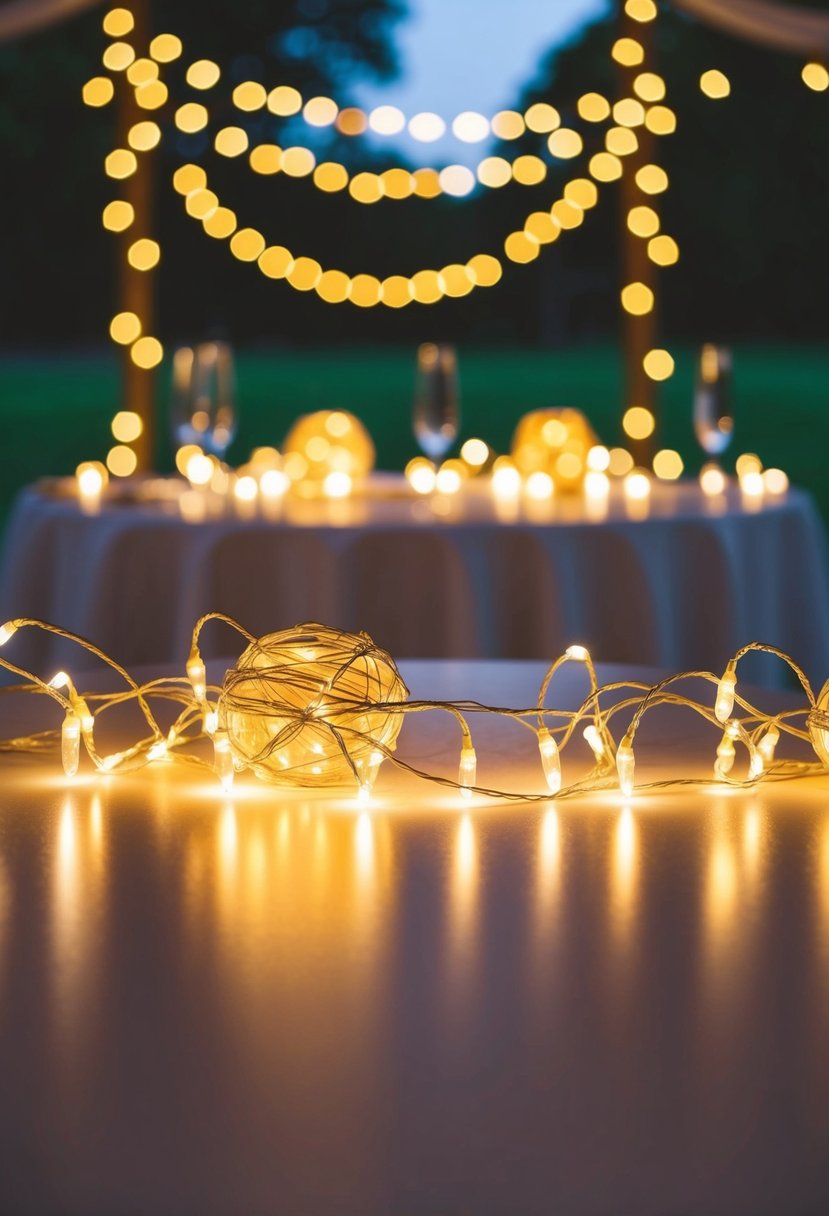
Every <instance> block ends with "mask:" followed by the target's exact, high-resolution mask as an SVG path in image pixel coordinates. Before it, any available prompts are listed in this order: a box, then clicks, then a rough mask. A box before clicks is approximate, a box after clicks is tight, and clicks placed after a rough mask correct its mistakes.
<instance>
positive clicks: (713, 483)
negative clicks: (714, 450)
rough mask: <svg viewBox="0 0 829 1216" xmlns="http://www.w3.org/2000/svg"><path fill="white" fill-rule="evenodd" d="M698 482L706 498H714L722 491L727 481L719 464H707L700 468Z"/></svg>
mask: <svg viewBox="0 0 829 1216" xmlns="http://www.w3.org/2000/svg"><path fill="white" fill-rule="evenodd" d="M699 484H700V489H701V490H702V492H703V494H705V496H706V497H707V498H716V497H717V495H719V494H722V493H723V491H724V490H725V487H726V485H727V484H728V483H727V481H726V477H725V473H723V471H722V469H721V468H720V467H719V465H716V464H707V465H705V466H704V467H703V468H702V469H701V470H700V475H699Z"/></svg>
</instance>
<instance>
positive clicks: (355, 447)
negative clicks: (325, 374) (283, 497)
mask: <svg viewBox="0 0 829 1216" xmlns="http://www.w3.org/2000/svg"><path fill="white" fill-rule="evenodd" d="M374 456H375V453H374V444H373V443H372V441H371V436H370V435H369V433H368V431H367V430H366V428H365V427H364V426H363V424H362V422H360V420H359V418H355V417H354V415H353V414H349V413H346V411H345V410H317V411H316V413H314V414H304V415H303V416H302V417H301V418H297V420H296V422H295V423H294V425H293V426H292V427H291V429H290V431H289V432H288V434H287V435H286V436H285V443H284V457H285V462H284V468H285V472H286V473H287V474H288V476H289V477H290V478H291V481H292V482H294V484H295V485H296V486H297V487H302V486H303V485H304V486H306V487H308V488H309V489H310V490H311V491H319V490H324V488H325V480H326V478H328V477H329V476H331V475H332V474H333V475H335V476H336V477H338V478H339V479H340V480H341V479H342V477H343V476H345V477H348V478H349V479H350V481H351V483H352V484H353V483H354V482H356V481H359V480H360V479H361V478H363V477H366V476H367V475H368V474H369V473H370V472H371V470H372V469H373V468H374Z"/></svg>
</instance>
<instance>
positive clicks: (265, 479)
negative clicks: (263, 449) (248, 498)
mask: <svg viewBox="0 0 829 1216" xmlns="http://www.w3.org/2000/svg"><path fill="white" fill-rule="evenodd" d="M290 484H291V483H290V481H289V479H288V477H287V475H286V474H285V473H283V472H282V470H281V469H266V470H265V472H264V473H263V474H262V476H261V477H260V478H259V489H260V491H261V492H262V497H263V498H269V499H274V498H281V497H282V495H283V494H284V493H285V491H286V490H287V489H288V487H289V485H290Z"/></svg>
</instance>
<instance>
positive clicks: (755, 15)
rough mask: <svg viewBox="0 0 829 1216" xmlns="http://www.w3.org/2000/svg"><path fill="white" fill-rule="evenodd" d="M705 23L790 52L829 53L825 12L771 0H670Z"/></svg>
mask: <svg viewBox="0 0 829 1216" xmlns="http://www.w3.org/2000/svg"><path fill="white" fill-rule="evenodd" d="M674 4H675V5H676V6H677V8H681V9H684V10H685V12H687V13H691V14H692V16H694V17H698V18H699V20H700V21H705V22H706V23H707V24H708V25H716V26H718V27H719V28H720V29H721V30H725V32H726V33H729V34H734V35H736V36H737V37H738V38H745V39H747V40H748V41H749V42H760V43H762V44H763V45H764V46H771V47H774V48H775V49H776V50H779V51H790V52H791V53H792V54H800V55H809V56H815V57H817V58H820V57H821V56H824V55H829V13H816V12H814V11H813V10H812V9H806V8H797V7H795V6H793V5H789V4H786V5H783V4H774V3H772V2H771V0H674Z"/></svg>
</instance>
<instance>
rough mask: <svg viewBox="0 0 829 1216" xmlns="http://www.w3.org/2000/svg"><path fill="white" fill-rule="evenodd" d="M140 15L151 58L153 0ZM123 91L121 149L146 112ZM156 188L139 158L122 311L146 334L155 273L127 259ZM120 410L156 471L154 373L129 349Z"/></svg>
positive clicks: (126, 191)
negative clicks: (134, 424)
mask: <svg viewBox="0 0 829 1216" xmlns="http://www.w3.org/2000/svg"><path fill="white" fill-rule="evenodd" d="M130 7H131V9H132V12H133V15H134V17H135V27H134V30H133V33H132V35H131V38H132V41H133V45H134V46H135V49H136V54H137V55H142V54H146V49H147V47H148V46H149V42H150V0H132V4H131V5H130ZM120 85H121V87H120V90H119V93H118V147H120V148H126V147H128V146H129V145H128V143H127V132H128V131H129V129H130V127H132V126H133V125H134V123H136V122H139V121H140V120H141V119H142V118H146V117H147V114H146V113H145V112H144V111H143V110H141V108H140V107H139V106H138V105H137V104H136V101H135V94H134V91H133V89H132V87H131V85H130V84H129V83H128V81H127V80H126V78H125V79H124V80H122V81H121V82H120ZM154 185H155V154H154V153H153V152H141V153H139V154H138V169H137V171H136V172H135V173H133V175H132V176H131V177H128V178H125V179H124V181H123V183H122V187H121V190H122V192H121V196H120V197H122V198H123V199H125V200H126V201H127V202H129V203H131V204H132V207H133V209H134V211H135V220H134V222H133V223H132V225H131V226H130V227H129V228H128V229H127V230H126V231H125V232H123V233H122V234H121V236H120V239H119V244H118V298H119V306H118V311H119V312H134V313H135V314H136V315H137V316H138V317H139V318H140V320H141V327H142V333H144V334H152V335H155V333H156V330H155V273H154V271H152V270H133V268H132V267H131V266H130V264H129V263H128V261H127V250H128V249H129V246H130V245H131V244H132V242H133V241H135V240H137V239H138V238H139V237H151V236H152V235H153V194H154ZM121 385H122V387H121V406H120V408H121V409H123V410H131V411H133V412H134V413H136V414H138V416H139V418H140V419H141V421H142V423H143V431H142V433H141V436H140V437H139V438H138V439H137V440H136V441H135V443H134V444H133V445H132V446H133V448H134V450H135V454H136V456H137V458H138V469H139V471H146V470H149V469H151V468H152V467H153V461H154V453H155V439H156V419H155V389H156V375H155V371H154V370H153V369H150V370H147V369H145V368H141V367H137V366H136V365H135V364H134V363H133V361H132V359H131V358H130V351H129V347H124V349H123V353H122V358H121Z"/></svg>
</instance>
